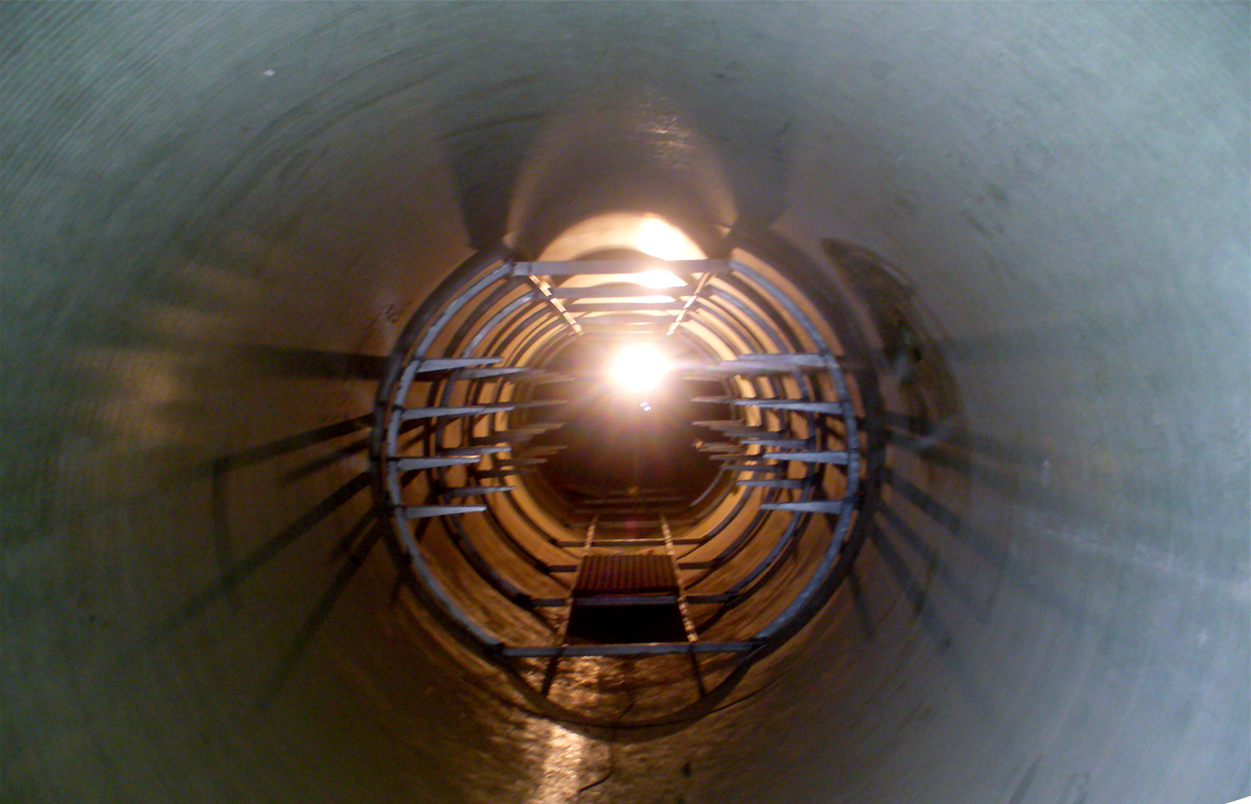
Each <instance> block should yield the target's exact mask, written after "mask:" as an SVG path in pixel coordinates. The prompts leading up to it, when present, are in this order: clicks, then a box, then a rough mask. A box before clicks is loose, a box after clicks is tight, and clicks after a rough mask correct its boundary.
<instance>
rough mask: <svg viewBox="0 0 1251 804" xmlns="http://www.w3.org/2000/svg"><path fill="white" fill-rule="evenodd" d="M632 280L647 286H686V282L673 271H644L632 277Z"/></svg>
mask: <svg viewBox="0 0 1251 804" xmlns="http://www.w3.org/2000/svg"><path fill="white" fill-rule="evenodd" d="M631 281H632V282H634V283H635V284H637V285H642V286H643V287H645V288H681V287H686V283H685V282H683V281H682V280H681V279H679V278H678V276H677V275H676V274H674V273H673V272H672V271H662V270H659V269H657V270H654V271H643V272H642V273H641V274H636V275H635V276H633V277H632V278H631Z"/></svg>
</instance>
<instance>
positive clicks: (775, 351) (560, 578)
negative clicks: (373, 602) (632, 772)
mask: <svg viewBox="0 0 1251 804" xmlns="http://www.w3.org/2000/svg"><path fill="white" fill-rule="evenodd" d="M645 225H647V226H650V227H651V228H653V229H656V230H659V231H660V232H661V233H662V234H664V233H665V231H666V229H670V231H669V233H668V234H667V239H669V240H680V239H682V237H683V236H682V235H681V233H680V232H676V231H674V230H671V227H667V225H666V224H664V222H663V221H662V220H660V219H659V218H656V217H654V216H647V215H643V216H634V218H633V219H632V218H631V216H628V215H625V214H621V213H616V214H612V213H610V214H607V215H604V216H599V217H597V218H595V219H592V220H587V221H583V222H581V223H579V224H577V225H575V226H574V227H572V229H571V231H570V232H566V233H565V234H564V235H562V236H561V237H558V238H557V244H559V243H560V242H561V241H564V242H569V241H571V240H574V241H576V240H577V239H578V238H577V233H579V232H582V231H586V230H595V229H597V228H598V229H600V230H601V231H604V232H605V236H608V232H609V230H611V229H612V228H613V227H614V226H615V227H616V228H618V229H629V228H630V227H633V228H634V229H635V230H641V229H643V228H644V226H645ZM603 245H604V244H603V243H602V242H601V243H598V244H596V246H597V247H595V248H592V249H591V250H590V253H591V254H592V255H598V258H594V259H585V258H583V259H572V260H559V261H557V260H539V261H529V260H525V259H523V258H521V257H520V256H518V255H517V254H515V253H513V252H510V251H509V250H507V249H505V248H503V247H499V248H496V249H491V250H487V251H484V252H482V253H480V254H478V255H476V256H474V257H473V258H471V259H470V260H468V261H467V262H466V263H465V264H464V265H462V266H461V267H460V268H459V269H458V270H457V271H456V272H454V273H453V274H452V276H451V277H449V279H448V280H446V281H445V282H444V284H443V285H442V286H440V287H439V288H438V289H437V290H435V291H434V292H433V293H432V294H431V296H430V297H429V298H428V299H427V300H426V302H425V303H424V304H423V305H422V307H421V308H420V309H419V310H418V311H417V313H416V314H415V315H414V317H413V319H412V320H411V321H410V322H409V323H408V325H407V326H406V328H405V330H404V332H403V334H402V336H401V338H400V340H399V342H398V344H397V346H396V349H395V352H394V354H393V356H392V358H391V361H390V363H389V369H388V373H387V377H386V379H384V381H383V383H382V385H381V388H380V391H379V401H378V405H377V408H376V411H375V426H374V439H373V444H374V446H373V451H374V465H375V472H376V474H377V480H376V490H377V491H376V493H377V494H378V497H379V499H380V503H381V504H380V508H381V510H383V511H386V512H389V519H390V522H391V525H392V530H391V533H392V537H393V552H394V553H395V554H396V555H398V556H401V565H402V568H403V570H404V571H405V572H406V573H407V574H409V576H410V578H411V581H412V584H413V585H414V588H415V589H416V590H417V591H418V595H419V597H420V598H421V599H422V600H424V601H427V602H429V603H431V604H432V605H434V606H435V607H437V610H438V614H439V616H440V617H441V618H442V619H443V620H444V621H445V622H447V623H449V624H450V626H451V628H452V629H453V630H454V632H455V633H456V634H457V635H458V636H459V637H461V638H462V639H463V640H465V641H467V642H468V643H469V644H470V645H471V647H473V648H474V649H475V650H476V651H477V652H478V653H480V654H481V655H483V656H485V657H487V658H489V659H492V660H494V661H496V662H499V663H502V664H504V665H505V666H506V667H507V668H508V670H509V671H510V672H511V674H512V675H513V676H514V677H515V678H517V679H518V680H520V681H523V683H526V682H525V680H526V679H531V680H530V682H529V690H528V692H529V693H531V694H532V695H533V694H535V693H538V694H541V695H543V696H546V697H545V700H550V701H558V700H561V699H565V700H568V701H570V703H568V704H566V705H565V706H564V708H565V709H568V710H570V711H568V712H566V713H565V715H566V716H568V717H576V716H577V715H579V714H581V715H582V716H583V717H584V718H590V719H594V717H595V716H596V715H599V717H600V718H601V719H611V720H615V721H617V722H618V723H619V724H620V723H624V722H629V723H635V724H637V723H638V722H645V721H647V720H648V718H649V717H650V718H651V719H655V718H656V717H659V716H661V715H666V716H669V717H672V716H673V714H674V712H672V711H663V710H664V708H665V707H668V708H669V709H670V710H672V709H675V708H678V706H679V704H685V705H686V708H689V709H695V708H699V707H701V706H704V707H706V706H707V705H708V701H706V700H705V699H706V698H709V697H710V696H711V698H712V699H713V700H720V699H721V698H723V697H724V696H725V695H726V694H728V693H729V691H730V686H731V682H733V681H737V680H738V679H739V678H741V676H742V674H743V672H744V671H745V670H746V667H747V666H748V664H750V663H751V662H753V661H756V660H758V659H759V658H761V657H762V656H764V655H767V654H768V653H771V652H772V651H774V650H776V649H777V648H778V647H779V645H781V644H782V643H783V642H784V641H785V640H786V639H788V638H789V637H791V636H793V635H794V634H795V633H797V632H798V631H799V630H800V629H801V628H802V627H803V626H804V625H805V624H806V623H807V622H808V620H809V619H811V617H812V616H813V615H814V614H815V613H816V612H817V611H818V610H820V609H821V608H822V607H823V606H824V605H825V603H826V602H827V600H828V599H829V597H830V595H831V594H832V593H833V592H834V590H835V589H836V588H837V586H838V584H839V582H840V581H841V580H842V578H843V577H844V576H845V575H846V573H847V570H848V568H849V567H850V566H851V562H852V560H853V559H854V557H855V553H856V550H857V548H858V547H859V544H860V542H861V541H862V540H863V531H864V527H863V524H861V525H860V527H859V528H858V529H857V523H858V522H863V521H865V520H866V519H867V517H866V516H865V515H864V514H863V513H862V510H861V509H862V507H868V508H869V509H870V510H871V509H872V508H873V506H874V505H875V504H876V487H877V485H878V483H877V478H876V476H875V475H876V472H877V470H878V469H879V468H880V466H881V453H882V451H883V448H882V444H881V443H880V439H879V441H878V442H877V443H876V444H870V443H869V439H868V437H867V434H864V433H863V431H864V430H865V428H864V427H862V424H861V423H862V422H864V421H865V416H864V408H865V405H864V402H863V401H862V399H861V393H860V391H859V390H858V384H857V382H856V380H855V379H854V377H852V376H851V375H850V374H849V373H847V372H845V371H844V368H843V365H842V364H845V363H847V360H848V356H847V354H846V352H845V350H844V349H843V347H842V343H841V341H840V339H839V338H838V337H837V335H836V333H835V331H834V330H833V329H832V328H831V326H830V323H829V322H828V321H826V320H824V319H823V318H821V317H820V316H819V315H818V314H817V313H816V312H815V310H814V308H813V306H812V303H811V302H810V301H809V300H808V299H806V298H805V297H804V296H803V295H802V294H801V293H800V292H799V291H798V290H797V289H796V288H795V287H794V286H793V285H791V284H789V283H787V282H785V280H784V279H783V278H782V277H781V276H780V275H779V274H778V272H777V270H776V269H774V268H772V267H770V266H768V265H766V264H764V263H762V262H761V260H760V259H759V258H757V257H755V256H754V255H752V254H750V253H749V252H746V251H744V250H741V249H733V250H731V253H730V256H729V257H727V258H719V259H709V258H703V259H688V260H677V261H669V260H659V259H657V258H654V257H651V256H649V255H647V254H644V253H642V252H634V253H633V254H631V253H629V252H624V253H618V258H617V259H605V258H604V253H605V249H604V248H603ZM551 250H552V249H551V248H549V249H548V251H551ZM749 266H755V267H749ZM571 350H572V351H576V352H580V353H581V356H580V357H579V358H578V359H575V360H572V361H570V360H568V359H566V360H565V361H564V362H562V363H561V364H560V365H561V368H562V369H563V371H562V372H559V373H558V372H555V371H553V370H552V369H553V366H554V365H555V364H556V362H557V358H558V357H560V356H564V355H566V353H568V352H569V351H571ZM623 350H625V351H624V352H623ZM629 350H642V353H641V354H639V355H633V356H632V355H631V354H630V352H629ZM623 354H624V355H625V357H626V359H631V360H633V361H635V364H634V365H631V366H629V367H628V368H629V369H630V372H631V373H632V374H637V373H639V372H641V371H647V370H648V369H650V370H652V371H654V372H656V373H657V375H658V376H655V377H650V378H647V379H648V383H647V384H648V385H649V386H654V387H648V388H642V389H641V388H637V387H634V385H637V384H638V382H639V380H638V379H636V378H635V377H633V376H631V377H626V378H624V379H625V380H626V381H627V382H629V383H631V384H632V385H631V386H630V387H625V388H622V387H620V385H621V381H622V379H623V378H621V377H620V376H618V377H614V376H613V374H614V371H616V372H617V373H618V374H619V373H620V371H621V369H620V367H615V366H614V360H621V359H623V358H622V355H623ZM868 357H869V356H868V355H861V356H860V357H859V363H858V364H859V365H861V366H863V365H864V363H865V360H866V358H868ZM860 377H861V379H862V380H863V381H865V382H868V383H870V384H873V383H875V382H876V381H875V379H874V378H875V374H874V372H873V371H872V370H868V371H861V372H860ZM614 386H617V387H614ZM553 389H554V394H553V393H552V391H553ZM699 389H703V391H704V393H703V394H702V395H701V394H700V390H699ZM644 390H646V391H647V392H648V393H646V394H644V393H643V391H644ZM683 390H685V391H686V394H685V398H681V397H683V394H682V393H681V392H682V391H683ZM709 390H711V391H713V393H712V394H708V393H707V392H708V391H709ZM871 393H872V394H873V395H874V396H875V397H876V389H875V388H874V389H873V390H872V391H871ZM560 397H565V398H560ZM649 399H650V400H652V401H649ZM872 407H873V408H874V409H875V410H877V409H879V408H880V404H873V405H872ZM578 410H581V411H582V413H581V414H579V413H578ZM591 411H600V412H603V411H607V412H608V415H607V416H606V417H605V416H601V417H598V418H597V419H596V420H595V421H593V422H592V423H591V424H589V425H588V424H587V423H585V422H582V423H580V424H579V423H577V419H578V417H579V415H581V416H583V417H585V416H586V415H587V413H588V412H591ZM700 413H702V415H699V414H700ZM683 419H685V420H686V421H683ZM614 422H615V423H616V424H617V425H619V426H622V428H623V431H622V433H621V436H620V438H618V439H617V440H616V441H615V443H614V439H612V438H610V436H609V434H608V428H611V427H613V426H614ZM683 424H685V426H682V425H683ZM565 429H568V430H575V429H581V430H582V432H581V433H580V434H578V437H579V438H580V439H581V440H582V441H583V442H585V443H584V444H583V445H582V447H583V452H584V453H585V454H583V455H581V456H580V457H578V458H570V459H568V460H567V461H565V464H567V465H563V466H562V469H561V473H560V476H562V477H563V478H564V481H565V486H566V488H567V487H568V486H570V485H571V486H573V487H574V489H575V490H574V491H573V492H572V494H571V493H570V492H569V491H567V490H566V491H562V489H561V487H560V486H559V485H558V484H554V483H553V482H551V481H552V477H553V475H552V474H551V473H547V474H544V473H541V472H540V471H538V470H539V468H540V467H541V466H542V465H543V464H544V463H546V462H548V461H549V460H553V459H556V460H559V459H560V458H563V456H561V453H562V451H563V449H564V448H565V447H567V446H569V445H568V444H563V443H560V440H561V436H562V432H561V431H562V430H565ZM877 429H878V431H879V432H880V431H881V429H882V428H881V427H878V428H877ZM701 430H702V432H703V437H698V436H696V437H695V438H694V439H693V440H691V439H692V436H693V435H695V433H693V432H692V431H701ZM570 435H573V434H570ZM683 441H686V443H681V442H683ZM657 442H660V443H659V445H658V444H657ZM646 445H650V446H649V447H646V449H645V446H646ZM644 452H646V454H644ZM684 452H685V453H686V454H685V458H686V459H687V462H688V463H693V464H695V465H696V466H697V467H698V468H699V469H701V470H702V471H693V472H689V473H688V474H686V475H685V476H683V477H682V483H681V484H680V485H677V486H675V485H673V484H674V482H675V480H676V479H677V478H676V477H675V475H676V474H677V473H673V472H666V468H667V467H666V465H665V464H666V463H667V462H668V461H671V460H678V459H680V458H681V457H683V453H684ZM868 452H872V453H875V456H876V457H875V458H874V460H872V461H869V460H867V459H866V453H868ZM558 456H560V457H558ZM701 464H702V465H701ZM866 471H867V472H868V473H869V474H870V478H869V482H865V480H866V478H865V477H864V475H865V473H866ZM613 474H616V475H617V476H618V478H619V479H618V481H617V482H616V484H615V485H614V484H613V483H612V482H610V481H609V480H608V479H607V478H608V477H609V476H612V475H613ZM666 478H667V479H668V483H667V484H666ZM866 489H867V490H868V495H867V496H868V498H869V499H868V503H867V506H866ZM571 497H572V498H571ZM672 656H681V657H684V658H685V661H681V662H674V661H667V662H665V661H658V662H651V663H650V664H651V665H653V666H651V667H646V668H644V672H643V673H642V674H641V676H640V681H639V683H638V684H637V686H636V689H635V693H636V694H635V697H634V698H633V701H632V703H633V708H632V710H631V713H630V718H629V719H628V720H625V719H624V718H623V717H622V716H621V715H620V714H619V713H616V712H615V711H613V708H612V707H609V711H610V712H612V715H611V718H609V717H608V715H607V714H605V713H603V712H597V711H596V709H597V703H599V702H598V701H596V700H595V698H594V696H590V697H588V696H587V695H586V694H585V693H578V692H577V690H575V689H566V688H565V687H567V686H569V685H567V684H562V683H561V682H562V681H566V680H572V683H574V684H575V685H576V682H577V680H578V679H580V677H581V674H580V672H579V671H578V663H577V662H576V661H574V662H573V663H572V665H571V664H570V661H571V660H576V659H580V658H589V657H595V658H596V659H598V660H599V662H598V664H600V665H602V664H603V663H604V662H606V661H609V660H611V659H613V658H618V657H620V658H626V659H630V660H638V659H640V658H642V657H672ZM726 657H729V659H730V661H727V660H726ZM581 664H582V665H583V666H584V667H585V666H592V667H593V666H595V663H589V662H582V663H581ZM633 664H634V662H631V665H630V667H633ZM562 665H563V667H562ZM569 667H572V668H573V670H574V671H573V672H564V671H565V670H567V669H568V668H569ZM536 676H537V678H532V677H536ZM683 677H689V693H690V694H689V695H688V696H685V698H689V699H690V700H685V698H684V697H683V696H680V695H676V694H675V687H676V686H677V682H678V680H680V679H681V678H683ZM656 678H661V679H663V680H664V682H665V683H664V684H663V690H662V694H661V695H660V696H659V697H658V698H657V700H655V701H652V702H648V701H647V700H646V698H645V696H644V695H643V693H644V692H645V691H646V689H647V687H648V685H649V680H654V679H656ZM710 678H716V679H717V681H715V682H714V681H712V680H710ZM553 707H554V708H555V709H560V705H558V704H554V703H553ZM578 710H589V711H586V712H579V711H578Z"/></svg>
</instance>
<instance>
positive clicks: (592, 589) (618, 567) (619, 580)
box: [573, 553, 678, 598]
mask: <svg viewBox="0 0 1251 804" xmlns="http://www.w3.org/2000/svg"><path fill="white" fill-rule="evenodd" d="M677 593H678V578H677V574H676V573H675V572H674V570H673V561H672V559H670V558H669V556H667V555H649V554H647V553H627V554H624V555H589V556H586V557H585V558H583V559H582V568H581V571H579V573H578V580H577V583H576V584H575V585H574V588H573V596H574V597H575V598H578V597H590V596H595V595H655V594H663V595H676V594H677Z"/></svg>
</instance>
